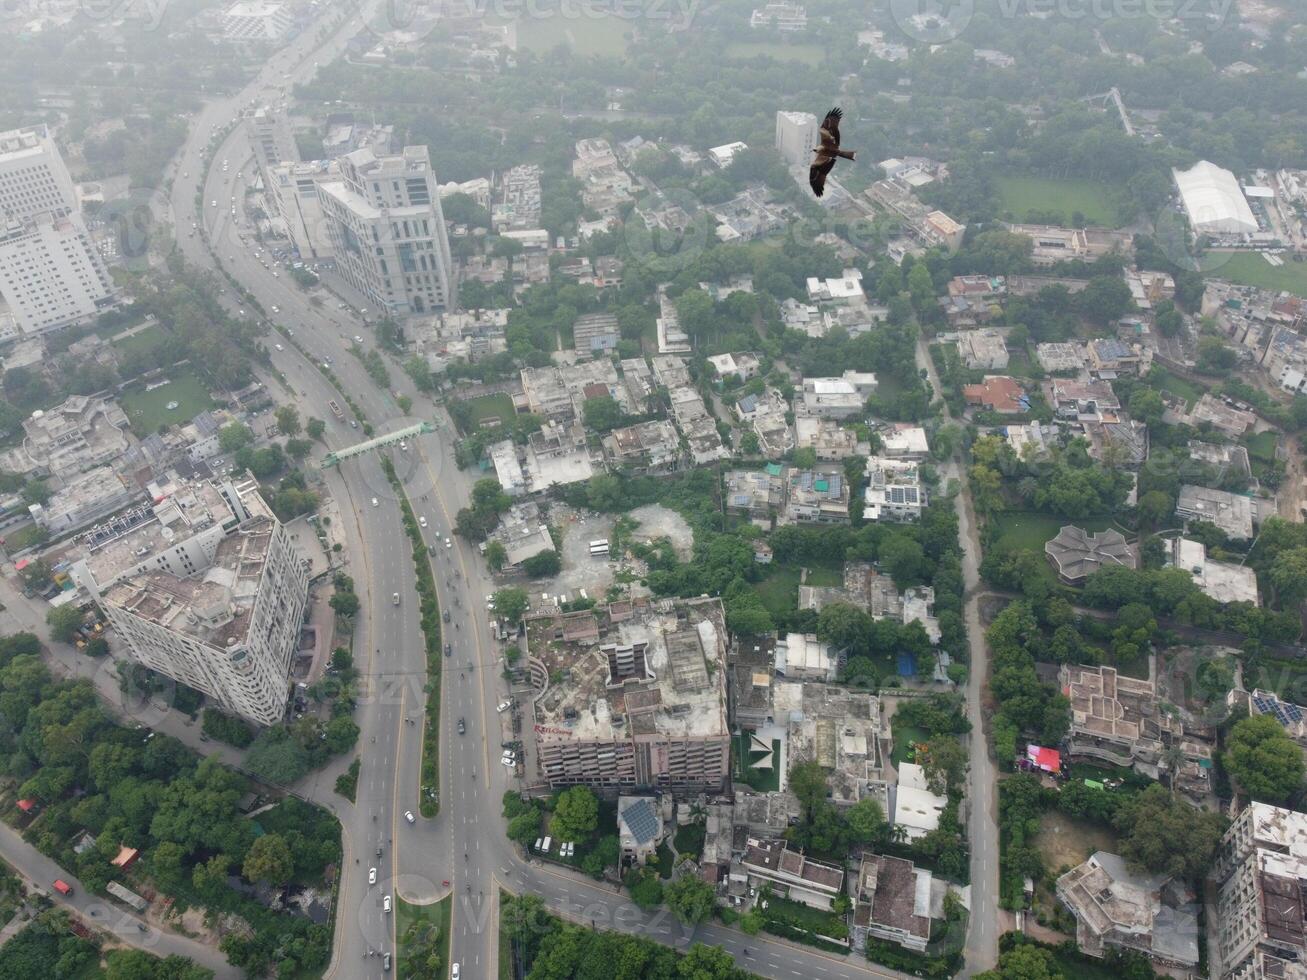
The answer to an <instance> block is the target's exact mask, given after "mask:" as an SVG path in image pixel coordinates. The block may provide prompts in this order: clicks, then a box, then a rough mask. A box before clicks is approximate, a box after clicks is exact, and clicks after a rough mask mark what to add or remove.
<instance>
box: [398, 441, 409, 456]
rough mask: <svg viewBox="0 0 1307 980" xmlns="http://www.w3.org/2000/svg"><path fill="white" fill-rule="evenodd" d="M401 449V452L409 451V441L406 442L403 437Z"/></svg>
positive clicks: (400, 444)
mask: <svg viewBox="0 0 1307 980" xmlns="http://www.w3.org/2000/svg"><path fill="white" fill-rule="evenodd" d="M399 451H400V452H401V453H406V452H408V443H407V442H404V441H403V440H402V439H401V440H400V443H399Z"/></svg>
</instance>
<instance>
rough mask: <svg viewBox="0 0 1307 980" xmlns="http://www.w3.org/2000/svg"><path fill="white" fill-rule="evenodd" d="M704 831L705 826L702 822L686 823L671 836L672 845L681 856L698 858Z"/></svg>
mask: <svg viewBox="0 0 1307 980" xmlns="http://www.w3.org/2000/svg"><path fill="white" fill-rule="evenodd" d="M706 833H707V828H706V827H704V825H703V824H701V823H688V824H686V825H685V826H684V827H680V828H678V829H677V831H676V836H675V837H673V838H672V845H673V846H674V847H675V848H676V853H677V854H679V855H680V856H681V857H692V858H694V859H695V860H698V858H699V855H700V854H702V853H703V839H704V836H705V834H706Z"/></svg>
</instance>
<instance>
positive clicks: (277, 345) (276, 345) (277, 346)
mask: <svg viewBox="0 0 1307 980" xmlns="http://www.w3.org/2000/svg"><path fill="white" fill-rule="evenodd" d="M272 346H273V347H275V348H277V350H285V349H286V348H285V347H282V346H281V344H273V345H272Z"/></svg>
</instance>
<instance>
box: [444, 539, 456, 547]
mask: <svg viewBox="0 0 1307 980" xmlns="http://www.w3.org/2000/svg"><path fill="white" fill-rule="evenodd" d="M445 547H446V548H452V547H454V539H453V538H445Z"/></svg>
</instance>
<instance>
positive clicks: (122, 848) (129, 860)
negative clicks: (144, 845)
mask: <svg viewBox="0 0 1307 980" xmlns="http://www.w3.org/2000/svg"><path fill="white" fill-rule="evenodd" d="M140 856H141V852H140V850H139V849H137V848H135V847H128V846H127V845H126V844H120V845H119V846H118V856H117V857H116V858H114V859H113V860H112V861H110V862H109V863H110V864H112V865H113V866H114V867H115V868H122V869H123V870H124V871H126V870H127V869H128V868H130V867H131V866H132V865H133V864H135V863H136V859H137V858H139V857H140Z"/></svg>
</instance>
